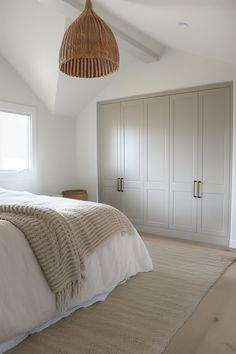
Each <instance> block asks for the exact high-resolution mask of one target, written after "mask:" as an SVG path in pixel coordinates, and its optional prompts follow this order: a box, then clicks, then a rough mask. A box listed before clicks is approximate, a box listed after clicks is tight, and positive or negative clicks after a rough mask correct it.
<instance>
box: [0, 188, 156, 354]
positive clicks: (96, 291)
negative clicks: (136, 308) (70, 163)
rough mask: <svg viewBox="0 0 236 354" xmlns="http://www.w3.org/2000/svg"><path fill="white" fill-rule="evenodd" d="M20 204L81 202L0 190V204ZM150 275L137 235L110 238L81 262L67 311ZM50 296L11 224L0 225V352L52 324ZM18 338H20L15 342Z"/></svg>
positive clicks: (57, 206)
mask: <svg viewBox="0 0 236 354" xmlns="http://www.w3.org/2000/svg"><path fill="white" fill-rule="evenodd" d="M17 202H21V203H22V202H24V203H27V204H31V203H32V204H34V205H35V204H37V205H45V203H46V204H47V206H49V207H52V208H54V209H57V210H60V208H63V207H70V206H74V205H79V204H80V203H83V202H82V201H76V200H72V199H65V198H52V197H46V196H35V195H33V194H30V193H23V192H10V191H5V190H2V189H0V204H10V203H13V204H14V203H17ZM150 270H152V261H151V259H150V256H149V254H148V251H147V249H146V247H145V245H144V243H143V241H142V239H141V238H140V236H139V235H138V233H137V232H136V233H135V236H130V235H120V234H115V235H113V237H112V238H110V239H108V240H107V241H105V242H104V243H103V244H102V245H100V246H99V247H98V248H97V249H96V250H95V251H94V252H93V253H92V254H91V255H89V256H88V257H87V259H86V260H85V275H86V281H85V283H84V284H83V287H82V290H81V292H80V294H79V296H78V298H76V299H74V300H73V301H71V303H70V308H75V307H81V306H88V305H90V304H91V303H94V302H96V301H98V300H104V299H105V297H106V296H107V294H108V293H109V292H110V291H111V290H112V289H114V287H115V286H116V285H118V284H119V283H120V282H122V281H124V280H127V279H128V278H129V277H130V276H133V275H135V274H137V273H138V272H147V271H150ZM59 318H60V317H58V314H57V311H56V303H55V296H54V294H53V293H52V292H51V290H50V288H49V287H48V284H47V282H46V280H45V278H44V275H43V273H42V271H41V269H40V267H39V264H38V262H37V260H36V258H35V256H34V254H33V252H32V249H31V247H30V246H29V244H28V242H27V240H26V238H25V237H24V235H23V234H22V233H21V231H20V230H18V229H17V228H16V227H15V226H13V225H12V224H10V223H8V222H5V221H0V353H1V352H2V351H3V350H6V349H8V348H9V347H10V346H11V345H12V343H16V341H15V342H14V341H13V342H11V343H10V342H9V345H3V343H6V342H8V341H10V340H12V339H14V338H15V337H18V339H19V338H21V339H23V338H24V337H25V335H26V334H29V333H30V332H31V331H32V330H34V329H37V328H38V327H40V326H41V325H42V324H46V325H45V326H47V325H48V324H50V323H51V322H52V320H58V319H59ZM19 336H20V337H19Z"/></svg>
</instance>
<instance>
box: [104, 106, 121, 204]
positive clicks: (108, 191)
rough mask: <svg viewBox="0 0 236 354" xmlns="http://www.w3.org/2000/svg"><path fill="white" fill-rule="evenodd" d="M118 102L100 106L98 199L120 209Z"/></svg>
mask: <svg viewBox="0 0 236 354" xmlns="http://www.w3.org/2000/svg"><path fill="white" fill-rule="evenodd" d="M120 109H121V108H120V104H119V103H114V104H105V105H101V106H100V114H99V116H100V119H99V125H100V127H99V128H100V134H99V135H100V137H99V138H100V142H99V148H100V152H99V155H100V164H99V165H100V171H99V173H100V183H99V201H100V202H102V203H105V204H109V205H112V206H114V207H116V208H118V209H121V200H120V194H121V193H119V192H118V190H117V182H118V180H117V179H118V177H120Z"/></svg>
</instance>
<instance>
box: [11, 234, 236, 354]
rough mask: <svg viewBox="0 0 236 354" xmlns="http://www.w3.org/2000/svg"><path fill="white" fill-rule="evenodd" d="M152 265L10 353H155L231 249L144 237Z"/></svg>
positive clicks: (160, 350)
mask: <svg viewBox="0 0 236 354" xmlns="http://www.w3.org/2000/svg"><path fill="white" fill-rule="evenodd" d="M145 243H146V245H147V247H148V249H149V251H150V254H151V256H152V259H153V263H154V267H155V271H154V272H150V273H145V274H139V275H137V276H136V277H133V278H132V279H130V280H129V281H128V282H127V283H126V284H123V285H121V286H119V287H118V288H117V289H115V290H114V291H113V292H112V294H111V295H110V296H109V297H108V298H107V300H106V301H105V302H103V303H97V304H95V305H93V306H91V307H89V308H87V309H83V310H79V311H77V312H75V313H73V314H72V315H71V316H70V317H68V318H66V319H63V320H61V321H60V322H58V323H56V324H55V325H53V326H52V327H50V328H48V329H46V330H44V331H43V332H41V333H39V334H36V335H33V336H31V337H30V338H28V339H27V340H26V341H24V342H23V343H21V344H20V345H19V346H18V347H16V348H15V349H13V350H11V351H9V353H11V354H160V353H163V351H164V349H165V347H166V346H167V344H168V343H169V341H170V340H171V338H172V337H173V335H174V334H175V333H176V331H177V330H178V329H179V328H180V327H181V326H182V325H183V324H184V322H185V321H186V320H187V319H188V318H189V316H190V315H191V314H192V313H193V311H194V309H195V308H196V306H197V305H198V304H199V302H200V301H201V299H202V298H203V297H204V296H205V295H206V293H207V291H208V290H209V288H210V287H211V286H212V285H213V284H214V283H215V282H216V280H217V279H218V278H219V277H220V276H221V275H222V273H223V272H224V271H225V270H226V268H227V267H228V266H229V265H230V264H231V263H232V262H233V261H234V258H235V255H234V254H232V253H230V252H226V251H221V250H214V249H207V248H202V247H200V246H195V245H190V244H186V243H181V242H171V241H162V240H159V239H158V240H152V239H149V240H146V241H145Z"/></svg>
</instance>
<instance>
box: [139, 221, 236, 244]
mask: <svg viewBox="0 0 236 354" xmlns="http://www.w3.org/2000/svg"><path fill="white" fill-rule="evenodd" d="M135 227H136V228H137V230H138V231H140V232H146V233H149V234H152V235H159V236H167V237H173V238H180V239H183V240H191V241H196V242H204V243H210V244H213V245H219V246H225V247H231V248H236V240H235V241H233V242H234V246H233V245H231V244H229V238H226V237H223V236H212V235H207V234H201V233H195V232H186V231H178V230H172V229H162V228H154V227H150V226H144V225H135Z"/></svg>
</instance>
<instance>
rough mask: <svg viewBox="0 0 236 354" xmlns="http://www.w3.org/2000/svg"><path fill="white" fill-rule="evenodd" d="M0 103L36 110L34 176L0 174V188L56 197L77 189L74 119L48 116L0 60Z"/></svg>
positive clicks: (41, 105) (19, 80)
mask: <svg viewBox="0 0 236 354" xmlns="http://www.w3.org/2000/svg"><path fill="white" fill-rule="evenodd" d="M0 77H1V80H0V101H6V102H12V103H17V104H21V105H26V106H33V107H34V108H35V109H36V136H35V138H36V144H35V148H36V174H35V175H34V176H33V177H32V176H30V177H29V178H25V177H24V176H23V177H20V176H19V175H17V174H12V175H10V176H9V175H5V174H0V187H2V188H9V189H17V190H29V191H35V192H37V193H45V194H51V195H57V194H58V193H60V192H61V191H62V190H63V189H67V188H72V187H76V186H77V183H76V182H77V178H76V167H75V165H76V163H75V162H76V158H75V146H76V143H75V139H76V136H75V120H73V119H71V118H65V117H56V116H53V115H51V114H50V113H49V112H48V110H47V109H46V108H45V107H44V105H43V104H42V103H41V102H40V101H39V99H38V98H37V97H36V96H35V95H34V93H33V92H32V91H31V89H30V88H29V87H28V86H27V84H26V83H25V82H24V81H23V79H22V78H21V77H20V76H19V75H18V74H17V73H16V71H15V70H14V69H13V68H12V67H11V66H10V65H9V64H8V63H7V62H6V60H5V59H3V58H2V57H0Z"/></svg>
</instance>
